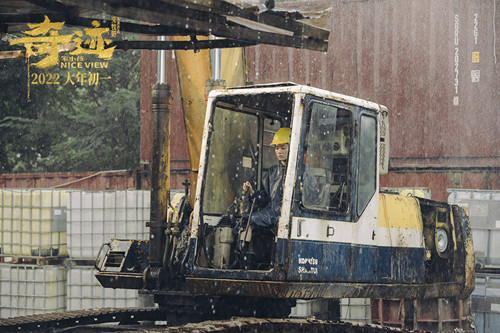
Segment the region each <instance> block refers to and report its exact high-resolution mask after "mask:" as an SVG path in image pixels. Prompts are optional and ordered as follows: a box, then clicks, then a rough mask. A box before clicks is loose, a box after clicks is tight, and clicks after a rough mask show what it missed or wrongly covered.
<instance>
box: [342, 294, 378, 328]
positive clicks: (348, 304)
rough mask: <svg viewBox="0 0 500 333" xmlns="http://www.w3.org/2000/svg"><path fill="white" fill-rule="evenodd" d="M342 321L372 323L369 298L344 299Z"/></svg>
mask: <svg viewBox="0 0 500 333" xmlns="http://www.w3.org/2000/svg"><path fill="white" fill-rule="evenodd" d="M340 320H342V321H348V322H354V323H363V324H367V323H370V322H371V304H370V299H369V298H342V299H341V300H340Z"/></svg>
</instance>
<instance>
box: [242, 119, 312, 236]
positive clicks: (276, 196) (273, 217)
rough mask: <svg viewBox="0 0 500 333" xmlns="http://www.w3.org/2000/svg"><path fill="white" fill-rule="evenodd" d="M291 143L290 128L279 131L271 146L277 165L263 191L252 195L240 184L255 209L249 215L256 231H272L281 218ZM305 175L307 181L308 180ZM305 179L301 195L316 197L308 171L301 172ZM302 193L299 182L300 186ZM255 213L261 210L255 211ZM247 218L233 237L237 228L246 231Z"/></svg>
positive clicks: (247, 184)
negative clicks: (266, 229)
mask: <svg viewBox="0 0 500 333" xmlns="http://www.w3.org/2000/svg"><path fill="white" fill-rule="evenodd" d="M289 141H290V128H288V127H282V128H280V129H279V130H278V131H277V132H276V133H275V134H274V137H273V140H272V142H271V143H270V145H274V152H275V153H276V158H277V159H278V163H277V164H275V165H273V166H272V167H271V168H269V170H268V171H267V173H266V174H265V175H264V177H263V179H262V186H263V187H264V188H263V189H262V190H259V191H255V190H254V189H253V187H252V184H251V183H250V182H248V181H247V182H245V183H243V192H245V193H246V194H247V197H248V198H249V200H250V202H253V205H254V209H253V211H252V212H251V215H250V227H251V228H252V229H255V228H271V229H272V228H275V227H276V224H277V223H278V220H279V217H280V210H281V202H282V200H283V183H284V181H285V175H286V166H287V160H288V149H289ZM308 175H309V176H310V177H308ZM303 176H304V178H311V177H312V178H311V179H309V181H306V182H304V183H305V184H307V185H306V187H307V188H306V189H305V190H304V191H301V192H303V193H302V194H303V195H307V196H314V195H318V193H319V190H318V188H317V186H315V184H316V181H315V179H314V176H312V175H310V174H309V173H308V172H307V171H306V172H304V175H303ZM301 190H302V182H301ZM257 209H261V210H258V211H256V210H257ZM247 220H248V216H244V217H243V218H242V221H240V222H239V223H238V224H237V225H236V227H235V228H234V233H235V234H236V233H238V230H241V229H240V228H243V229H245V228H246V223H247Z"/></svg>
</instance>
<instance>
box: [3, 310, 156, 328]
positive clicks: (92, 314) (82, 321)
mask: <svg viewBox="0 0 500 333" xmlns="http://www.w3.org/2000/svg"><path fill="white" fill-rule="evenodd" d="M161 318H162V312H161V311H159V310H158V309H157V308H122V309H116V308H105V309H95V310H82V311H67V312H54V313H46V314H40V315H32V316H24V317H16V318H7V319H0V332H27V331H42V332H44V331H48V330H49V329H50V330H58V329H62V328H66V327H74V326H83V325H92V324H99V323H112V322H120V323H134V322H137V321H146V320H161Z"/></svg>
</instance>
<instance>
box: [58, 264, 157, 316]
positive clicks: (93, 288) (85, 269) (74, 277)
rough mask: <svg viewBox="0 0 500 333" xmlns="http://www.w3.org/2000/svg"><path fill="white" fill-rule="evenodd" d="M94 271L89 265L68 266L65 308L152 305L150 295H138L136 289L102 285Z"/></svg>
mask: <svg viewBox="0 0 500 333" xmlns="http://www.w3.org/2000/svg"><path fill="white" fill-rule="evenodd" d="M95 272H96V271H95V268H94V267H91V266H76V267H71V268H68V273H67V274H68V275H67V290H68V296H67V299H66V300H67V310H81V309H94V308H124V307H140V306H152V304H153V301H152V297H151V296H145V295H139V294H138V291H137V290H133V289H111V288H104V287H102V286H101V285H100V284H99V281H97V279H96V278H95V276H94V274H95Z"/></svg>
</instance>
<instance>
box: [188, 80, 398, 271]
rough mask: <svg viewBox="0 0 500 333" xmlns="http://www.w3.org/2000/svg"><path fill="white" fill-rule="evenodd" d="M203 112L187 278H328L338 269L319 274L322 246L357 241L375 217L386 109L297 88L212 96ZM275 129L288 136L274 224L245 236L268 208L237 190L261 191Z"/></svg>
mask: <svg viewBox="0 0 500 333" xmlns="http://www.w3.org/2000/svg"><path fill="white" fill-rule="evenodd" d="M207 110H208V111H207V117H206V126H205V131H204V135H203V143H202V153H201V157H200V169H199V175H198V181H197V188H196V200H195V207H194V214H193V220H192V228H191V242H190V251H191V255H190V258H191V262H190V267H191V271H190V274H192V275H193V276H199V277H209V276H214V274H217V275H216V276H217V277H219V278H224V277H227V278H249V279H251V278H252V277H253V276H254V275H259V277H260V278H262V277H264V278H268V279H276V280H282V279H288V280H325V279H327V278H330V279H331V276H332V274H331V273H332V269H333V270H339V271H340V270H341V269H340V268H341V267H335V264H332V265H328V266H329V268H325V267H322V265H323V264H324V263H326V262H327V261H328V262H329V263H330V264H331V261H332V258H330V256H331V254H329V252H330V251H327V248H328V247H329V246H332V245H331V244H334V243H335V244H338V243H339V242H340V243H351V242H352V241H357V240H358V239H357V238H359V237H363V236H359V235H358V233H357V228H359V227H360V226H359V222H360V221H361V220H366V221H365V223H368V224H370V223H372V224H373V221H374V218H373V217H376V216H377V215H376V214H377V210H378V174H379V171H380V169H381V168H380V167H379V165H381V166H382V169H384V167H385V168H386V166H387V161H385V160H384V159H382V162H381V159H380V158H379V156H386V155H387V154H385V149H386V147H385V146H384V144H385V142H387V141H388V140H387V139H386V138H384V137H381V135H380V131H379V127H380V126H379V123H380V122H381V119H384V120H385V119H386V116H387V110H386V109H385V108H384V107H381V106H379V105H377V104H374V103H370V102H366V101H361V100H358V99H355V98H352V97H347V96H343V95H338V94H334V93H331V92H326V91H323V90H319V89H315V88H311V87H309V86H300V85H295V84H280V85H270V86H259V87H244V88H234V89H227V90H218V91H214V92H211V93H210V96H209V101H208V109H207ZM384 124H385V123H384ZM282 127H286V128H290V129H291V130H290V137H289V143H288V149H289V152H288V159H287V163H286V168H284V170H283V174H282V175H281V176H282V177H283V180H282V182H281V183H280V184H281V186H282V197H281V198H280V201H281V205H280V207H279V213H278V215H277V223H276V224H271V225H270V226H269V227H260V228H259V227H256V228H250V230H249V228H246V223H245V221H246V219H248V217H249V216H250V218H251V216H252V214H257V212H259V210H261V209H266V207H258V206H257V205H256V204H255V203H253V204H252V200H250V199H249V198H248V196H246V195H245V193H243V191H242V185H243V183H244V182H246V181H248V182H250V183H251V184H252V187H253V188H254V189H255V190H261V189H264V188H265V186H264V184H263V179H264V178H265V175H266V173H267V172H269V170H270V168H271V167H272V166H273V165H276V164H278V162H279V161H278V159H277V157H276V155H275V152H274V146H271V145H270V143H271V142H272V139H273V136H274V135H275V133H276V132H277V131H278V130H279V129H280V128H282ZM380 143H382V144H380ZM274 190H275V189H268V191H269V192H271V191H274ZM367 216H370V217H367ZM241 221H243V223H241ZM332 222H336V223H337V224H336V225H334V224H332ZM375 223H376V221H375ZM375 227H376V226H375V225H372V226H369V228H375ZM249 233H250V234H251V235H249ZM370 237H371V233H370V235H369V237H368V240H369V241H370V242H372V243H374V242H375V240H374V239H371V240H370ZM353 238H356V239H353ZM337 253H338V251H337ZM323 266H324V265H323ZM338 278H339V279H344V280H345V276H338Z"/></svg>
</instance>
